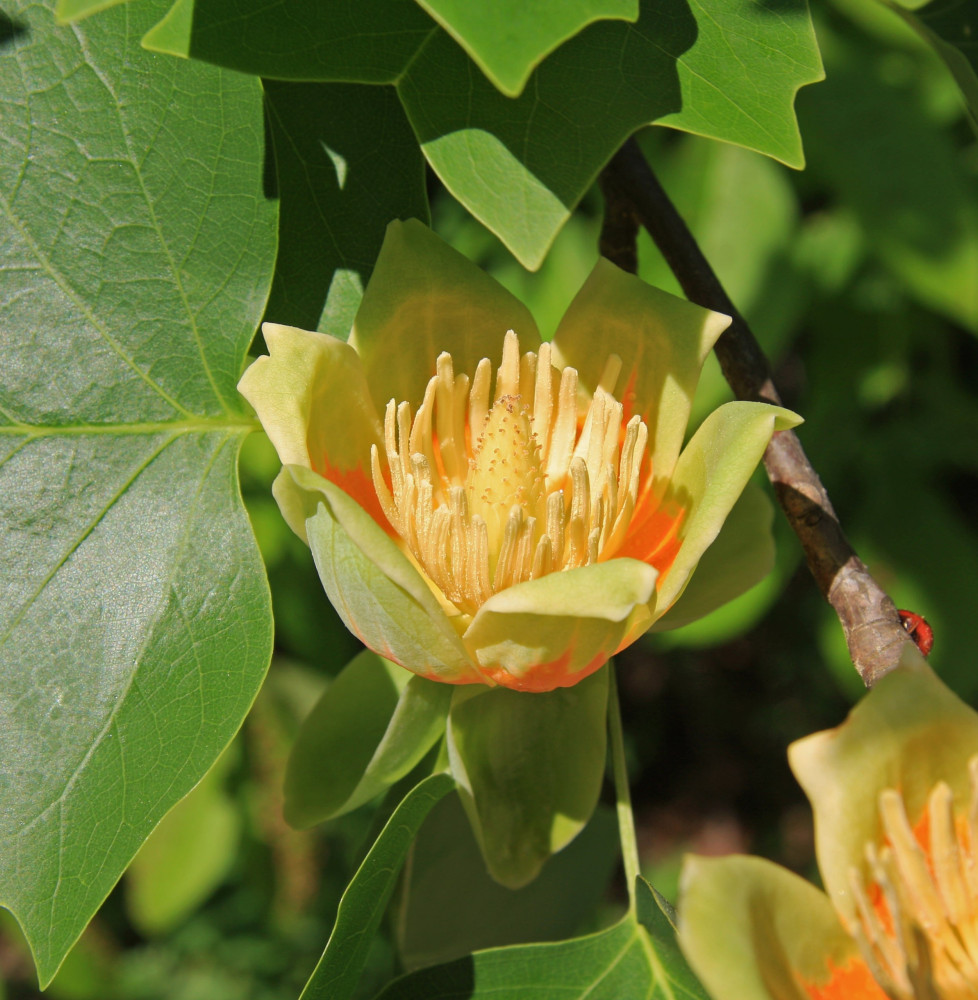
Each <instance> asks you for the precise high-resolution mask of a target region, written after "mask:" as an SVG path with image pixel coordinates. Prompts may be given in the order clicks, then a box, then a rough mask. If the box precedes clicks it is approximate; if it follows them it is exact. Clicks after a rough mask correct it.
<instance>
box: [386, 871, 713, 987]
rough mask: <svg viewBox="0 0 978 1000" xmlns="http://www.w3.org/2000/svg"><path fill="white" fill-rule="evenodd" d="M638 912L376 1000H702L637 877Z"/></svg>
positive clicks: (505, 951)
mask: <svg viewBox="0 0 978 1000" xmlns="http://www.w3.org/2000/svg"><path fill="white" fill-rule="evenodd" d="M637 900H638V914H639V916H638V918H637V919H636V916H635V915H634V914H632V913H629V914H627V915H626V916H625V917H624V919H622V920H621V921H620V922H619V923H617V924H615V925H614V926H613V927H609V928H608V930H605V931H601V932H600V933H599V934H591V935H589V936H588V937H581V938H574V939H573V940H570V941H561V942H559V943H558V944H529V945H515V946H513V947H510V948H493V949H491V950H488V951H479V952H476V953H475V954H474V955H468V956H466V957H465V958H460V959H457V960H456V961H454V962H448V963H446V964H444V965H436V966H433V967H432V968H429V969H422V970H421V971H419V972H414V973H411V974H410V975H407V976H403V977H401V978H400V979H397V980H395V981H394V982H393V983H391V984H390V986H388V987H387V988H386V989H384V990H382V991H381V993H379V994H378V996H377V998H376V1000H460V998H462V997H464V998H466V1000H490V998H491V1000H553V998H554V997H560V998H561V1000H626V998H627V1000H632V998H636V1000H638V998H641V1000H707V994H706V992H705V991H704V990H703V988H702V987H701V986H700V985H699V983H698V982H697V981H696V979H695V977H694V976H693V974H692V973H691V972H690V971H689V968H688V966H687V965H686V962H685V961H684V959H683V957H682V955H681V954H680V953H679V950H678V948H677V947H676V943H675V936H674V935H673V934H672V932H671V928H669V926H668V921H667V920H666V919H665V918H664V917H662V916H661V914H659V913H658V912H657V907H656V904H655V902H654V900H653V897H652V892H651V889H650V887H649V886H648V884H647V883H645V882H644V881H643V880H641V879H640V880H639V884H638V894H637Z"/></svg>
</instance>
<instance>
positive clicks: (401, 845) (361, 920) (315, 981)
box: [300, 774, 454, 1000]
mask: <svg viewBox="0 0 978 1000" xmlns="http://www.w3.org/2000/svg"><path fill="white" fill-rule="evenodd" d="M453 787H454V783H453V781H452V779H451V777H449V775H447V774H433V775H431V776H430V777H428V778H425V779H424V781H422V782H421V783H420V784H418V785H415V786H414V788H413V789H411V791H410V792H408V794H407V795H406V796H405V797H404V799H403V800H402V801H401V803H400V805H399V806H398V807H397V808H396V809H395V810H394V812H393V814H392V815H391V818H390V819H389V820H388V821H387V823H386V825H385V826H384V829H383V830H382V831H381V833H380V836H379V837H378V838H377V839H376V841H374V844H373V846H372V847H371V848H370V850H369V852H368V853H367V856H366V857H365V858H364V859H363V863H362V864H361V865H360V867H359V868H358V869H357V873H356V875H354V876H353V880H352V881H351V882H350V884H349V885H348V886H347V887H346V891H345V892H344V893H343V898H342V899H341V900H340V905H339V909H338V910H337V911H336V923H335V924H334V925H333V932H332V934H330V936H329V941H328V942H327V943H326V950H325V951H324V952H323V955H322V958H320V960H319V962H318V963H317V965H316V968H315V969H314V970H313V974H312V976H311V977H310V978H309V982H308V983H306V988H305V989H304V990H303V991H302V996H301V998H300V1000H346V998H347V997H349V996H351V995H352V993H353V991H354V990H355V989H356V985H357V982H358V981H359V979H360V973H361V972H362V971H363V967H364V965H365V964H366V961H367V953H368V952H369V950H370V944H371V941H372V940H373V936H374V932H375V931H376V930H377V927H378V926H379V924H380V919H381V917H383V915H384V910H385V909H386V908H387V901H388V900H389V899H390V895H391V893H392V892H393V891H394V884H395V882H396V881H397V876H398V873H399V872H400V870H401V865H403V864H404V858H405V857H406V856H407V852H408V848H409V847H410V846H411V841H412V840H413V839H414V835H415V834H416V833H417V832H418V828H419V827H420V826H421V824H422V822H424V818H425V816H427V815H428V813H429V812H430V811H431V807H432V806H433V805H434V804H435V803H436V802H437V801H438V800H439V799H441V798H443V797H444V796H445V795H447V794H448V793H449V792H450V791H451V790H452V788H453Z"/></svg>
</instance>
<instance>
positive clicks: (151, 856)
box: [125, 744, 241, 935]
mask: <svg viewBox="0 0 978 1000" xmlns="http://www.w3.org/2000/svg"><path fill="white" fill-rule="evenodd" d="M236 749H237V747H236V746H235V745H234V744H232V745H231V747H229V748H228V750H227V751H226V752H225V753H224V754H223V755H222V756H221V757H220V758H219V760H218V762H217V763H216V764H215V765H214V766H213V767H212V768H211V769H210V770H209V771H208V772H207V774H206V775H204V778H203V779H202V780H201V782H200V784H199V785H197V787H196V788H194V789H193V790H192V791H191V792H190V794H189V795H187V796H186V797H185V798H183V799H181V800H180V801H179V802H178V803H177V804H176V805H175V806H174V807H173V808H172V809H171V810H170V811H169V812H168V813H167V814H166V816H164V817H163V821H162V822H161V823H160V825H159V826H158V827H157V828H156V829H155V830H154V831H153V832H152V833H151V834H150V837H149V840H147V841H146V843H145V844H143V846H142V847H141V848H140V851H139V853H138V854H137V855H136V856H135V857H134V858H133V859H132V864H130V865H129V867H128V868H127V869H126V883H125V884H126V910H127V912H128V914H129V919H130V920H131V921H132V922H133V925H134V926H135V927H136V928H137V929H138V930H139V931H140V933H142V934H146V935H154V934H165V933H167V932H169V931H171V930H173V929H174V928H175V927H177V926H179V924H180V923H182V922H183V921H184V920H185V919H186V918H187V917H188V916H189V915H190V914H191V913H193V911H194V910H195V909H196V908H197V907H198V906H199V905H200V904H201V903H202V902H203V901H204V900H205V899H206V898H207V897H208V896H209V895H210V894H211V893H212V892H213V891H214V889H215V888H217V886H218V885H220V883H221V882H222V881H223V879H224V878H225V876H226V875H227V874H228V871H229V869H230V868H231V866H232V865H233V864H234V860H235V850H236V848H237V844H238V837H239V835H240V832H241V813H240V811H239V809H238V807H237V805H236V804H235V802H234V800H233V799H232V798H231V797H230V796H229V795H228V793H227V789H226V787H225V785H226V782H227V772H228V769H229V765H231V764H233V763H234V758H235V754H234V753H233V751H234V750H236Z"/></svg>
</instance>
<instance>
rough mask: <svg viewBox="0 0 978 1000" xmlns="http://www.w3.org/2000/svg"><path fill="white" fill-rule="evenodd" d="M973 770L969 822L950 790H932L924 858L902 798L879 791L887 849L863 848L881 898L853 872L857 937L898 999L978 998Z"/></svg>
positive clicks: (977, 767)
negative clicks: (874, 900) (961, 815)
mask: <svg viewBox="0 0 978 1000" xmlns="http://www.w3.org/2000/svg"><path fill="white" fill-rule="evenodd" d="M969 772H970V775H971V788H972V796H971V809H970V813H969V816H968V819H967V821H964V820H962V821H960V822H959V821H957V820H956V819H955V815H954V797H953V794H952V792H951V789H950V788H949V787H948V785H947V784H945V783H944V782H940V783H939V784H937V785H936V786H935V787H934V789H933V790H932V791H931V793H930V796H929V798H928V802H927V824H928V825H927V833H928V837H927V841H928V850H927V851H926V852H925V850H924V848H923V847H921V845H920V843H918V840H917V838H916V836H915V835H914V831H913V828H912V827H911V825H910V821H909V820H908V818H907V812H906V807H905V805H904V802H903V798H902V796H901V795H900V794H899V793H898V792H896V791H894V790H893V789H887V790H886V791H884V792H882V793H881V795H880V803H879V805H880V819H881V821H882V827H883V832H884V835H885V838H886V843H885V845H884V846H883V847H881V848H879V849H876V848H875V847H874V846H873V845H872V844H870V845H868V846H867V849H866V860H867V863H868V867H869V874H870V875H871V878H872V882H873V883H875V888H876V891H877V892H878V894H879V896H880V897H881V899H880V901H879V902H878V903H877V904H876V905H875V906H874V905H873V903H872V902H871V892H870V891H869V890H868V889H867V886H866V884H865V881H864V879H863V877H862V875H861V874H860V873H859V872H858V871H857V870H856V869H855V868H854V869H852V871H851V872H850V886H851V889H852V892H853V898H854V899H855V902H856V907H857V913H858V921H857V924H856V926H855V927H853V928H852V932H853V936H854V938H855V939H856V941H857V942H858V943H859V946H860V949H861V951H862V953H863V956H864V958H865V959H866V963H867V965H868V966H869V968H870V971H871V972H872V973H873V975H874V976H875V978H876V980H877V982H879V984H880V986H881V987H882V988H883V990H884V991H885V992H886V994H887V996H889V997H892V998H894V1000H959V998H960V1000H964V998H976V997H978V895H976V892H975V886H976V881H978V874H976V870H975V869H976V862H978V858H976V856H975V848H976V846H978V841H976V839H975V817H976V815H978V758H975V759H974V760H972V761H971V763H970V765H969Z"/></svg>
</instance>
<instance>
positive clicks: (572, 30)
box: [418, 0, 638, 97]
mask: <svg viewBox="0 0 978 1000" xmlns="http://www.w3.org/2000/svg"><path fill="white" fill-rule="evenodd" d="M418 3H419V4H420V5H421V6H422V7H423V8H424V9H425V10H426V11H428V13H429V14H430V15H431V16H432V17H433V18H434V19H435V20H436V21H437V22H438V23H439V24H440V25H441V26H442V27H443V28H444V29H445V30H446V31H447V32H448V33H449V34H450V35H451V36H452V38H454V39H455V40H456V41H457V42H458V43H459V45H461V46H462V48H463V49H465V51H466V52H467V53H468V54H469V55H470V56H471V57H472V59H473V60H474V61H475V63H476V65H477V66H478V67H479V68H480V69H481V70H482V72H483V73H485V74H486V76H487V77H488V78H489V80H490V81H491V82H492V83H493V85H494V86H495V87H497V88H498V89H499V90H501V91H502V92H503V93H504V94H506V95H508V96H509V97H518V96H519V94H520V92H521V91H522V89H523V86H524V84H525V83H526V80H527V77H528V76H529V75H530V73H531V72H532V71H533V68H534V66H536V65H537V64H538V63H539V62H540V61H541V60H542V59H543V58H544V56H546V55H547V54H548V53H549V52H552V51H553V50H554V49H555V48H557V46H558V45H560V43H561V42H564V41H566V40H567V39H568V38H571V37H573V36H574V35H576V34H577V33H578V32H579V31H580V30H581V29H582V28H584V27H586V26H587V25H589V24H591V23H592V22H593V21H598V20H601V19H603V18H621V19H623V20H625V21H634V20H635V19H636V18H637V17H638V0H573V2H570V3H568V2H567V0H545V2H542V3H541V2H539V0H538V2H536V3H534V4H532V5H528V4H526V3H523V2H522V0H502V2H497V3H494V4H492V5H482V4H473V3H469V2H467V0H418Z"/></svg>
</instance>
